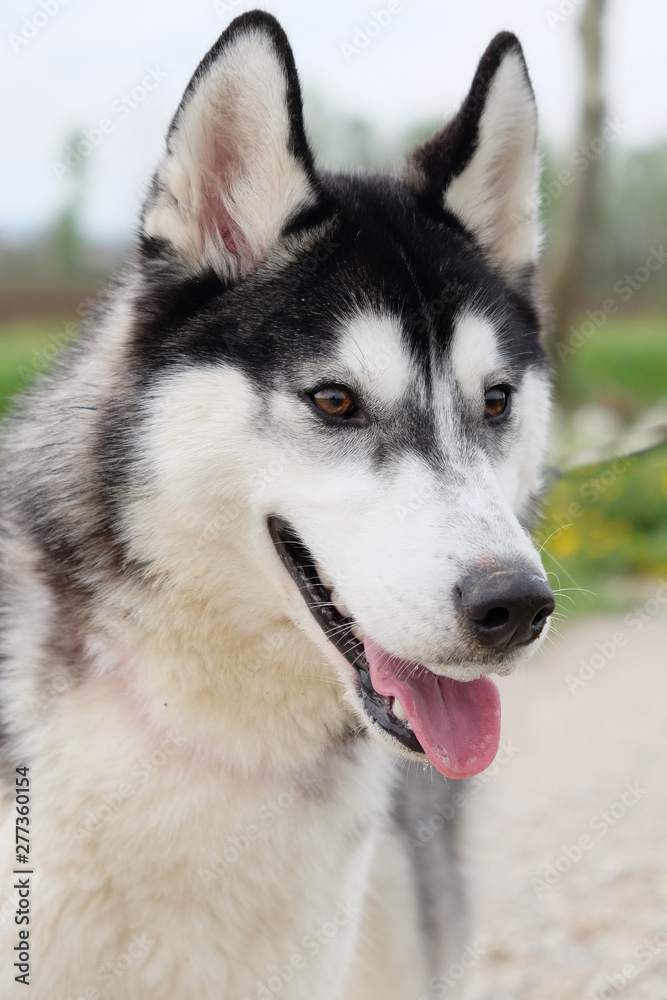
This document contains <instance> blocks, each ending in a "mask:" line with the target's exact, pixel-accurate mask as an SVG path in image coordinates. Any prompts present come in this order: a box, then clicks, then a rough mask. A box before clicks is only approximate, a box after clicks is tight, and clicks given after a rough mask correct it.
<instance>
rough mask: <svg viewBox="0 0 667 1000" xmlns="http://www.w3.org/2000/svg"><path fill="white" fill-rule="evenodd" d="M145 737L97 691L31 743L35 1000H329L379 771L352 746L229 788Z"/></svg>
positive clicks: (200, 757) (181, 753) (171, 735)
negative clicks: (285, 989)
mask: <svg viewBox="0 0 667 1000" xmlns="http://www.w3.org/2000/svg"><path fill="white" fill-rule="evenodd" d="M142 721H143V720H142V719H141V718H140V716H139V715H138V713H136V712H135V711H134V710H133V706H132V705H131V704H130V702H129V700H128V699H127V698H126V697H125V693H124V692H123V690H122V689H119V686H118V685H117V683H116V682H114V681H110V680H107V679H101V678H95V679H91V680H89V681H87V682H86V683H85V684H83V685H82V686H81V687H80V688H79V689H78V691H77V692H76V694H75V695H71V696H70V697H69V698H68V699H67V700H65V701H63V703H62V706H61V708H60V710H59V711H56V712H55V713H54V714H53V717H52V720H51V721H50V722H49V724H48V725H47V726H45V727H44V728H43V729H42V730H41V731H40V732H39V734H37V735H35V736H34V737H33V745H32V747H31V749H32V751H33V753H34V755H35V758H36V759H39V760H41V761H42V764H41V765H40V767H39V768H33V775H32V779H33V788H32V793H33V801H34V816H33V821H34V825H35V828H36V829H37V830H39V831H41V836H39V837H38V838H36V839H35V842H34V852H35V854H34V868H35V872H36V875H35V878H34V902H33V924H34V932H33V936H34V949H35V953H34V964H33V976H32V985H33V990H34V992H35V995H37V996H40V997H42V996H44V997H46V996H52V995H58V996H63V998H64V997H69V996H70V995H71V996H72V997H73V998H79V997H86V998H88V996H89V995H90V996H91V997H95V998H97V996H98V994H96V993H95V992H94V990H95V989H98V990H99V991H100V992H99V996H100V997H102V996H103V997H105V998H106V997H114V998H115V997H119V998H120V997H125V996H142V997H144V998H151V1000H153V998H156V1000H157V998H158V997H167V996H169V997H178V998H179V1000H186V998H188V1000H189V998H190V997H192V998H195V997H196V998H198V1000H207V998H209V997H210V998H211V1000H213V998H219V997H221V996H226V997H227V996H228V997H239V1000H241V998H242V997H253V998H254V997H255V996H257V995H258V993H257V991H258V988H259V987H258V984H261V983H266V982H268V980H269V979H271V981H272V982H273V984H274V985H275V984H276V983H277V982H278V980H277V979H276V978H275V977H276V976H278V977H279V978H281V979H282V982H283V984H284V985H286V983H287V981H288V980H289V981H290V988H289V995H290V997H293V998H294V1000H300V998H301V997H303V998H304V1000H305V998H306V997H313V996H318V997H322V998H324V997H326V996H332V997H335V996H338V995H340V989H341V988H342V982H341V979H342V976H343V975H344V974H345V970H346V969H347V968H348V967H349V963H350V958H351V954H352V951H353V947H354V943H355V940H356V938H357V935H358V932H359V925H360V921H361V917H362V910H363V906H364V899H365V896H366V893H367V889H368V881H369V862H370V857H371V852H372V850H373V848H374V847H376V846H377V840H378V837H379V836H381V832H380V831H381V828H382V825H383V820H384V818H385V814H386V809H387V804H388V793H389V786H390V774H389V771H388V766H387V764H388V762H387V758H386V755H384V754H383V753H382V752H381V751H380V750H379V748H377V747H375V746H374V745H373V744H371V743H364V742H362V743H359V742H355V743H354V745H353V746H352V745H351V746H349V747H345V746H342V747H338V748H335V747H334V748H332V749H331V750H330V751H329V753H328V755H325V756H324V757H323V758H322V759H321V760H320V761H319V762H318V763H317V764H316V765H315V766H313V767H311V768H309V769H308V771H305V770H301V771H299V772H293V773H289V772H288V771H284V772H283V773H280V772H278V773H275V772H274V773H271V772H272V768H271V763H270V761H269V762H267V765H266V768H265V773H264V774H262V773H259V774H255V775H252V776H242V775H240V774H238V773H237V774H234V773H233V772H232V771H230V770H229V769H228V768H226V766H225V762H224V761H221V760H220V759H216V758H215V757H214V756H213V755H211V754H209V753H208V752H207V751H206V750H205V749H202V748H197V747H196V746H195V747H193V746H192V743H191V742H190V741H187V740H184V739H183V738H182V737H181V736H180V735H179V734H178V733H175V732H173V731H172V730H162V731H159V730H154V731H150V730H149V731H146V730H145V729H144V728H143V727H142ZM110 722H113V725H110ZM100 733H103V736H102V738H100ZM37 743H39V744H40V745H39V746H37V745H36V744H37ZM82 760H85V761H86V765H85V773H84V772H83V770H82ZM92 775H94V776H95V780H91V776H92ZM12 819H13V817H11V816H10V817H9V820H10V822H11V820H12ZM46 831H48V836H45V834H46ZM5 832H6V831H5V830H3V838H2V839H3V844H7V843H9V837H5V836H4V833H5ZM129 844H132V845H133V849H132V851H128V845H129ZM323 844H326V850H323V849H322V845H323ZM56 886H57V887H58V888H57V893H58V898H57V899H56V898H54V896H53V893H54V891H55V887H56ZM91 928H94V934H93V935H92V936H91ZM4 937H5V935H3V938H4ZM6 944H7V942H5V941H4V940H3V946H6ZM56 956H57V957H56ZM56 965H58V966H59V967H60V968H61V969H66V970H67V972H66V973H64V974H63V975H61V976H59V977H58V978H57V979H56V980H54V977H53V969H54V968H55V967H56ZM323 983H326V984H328V985H327V989H328V990H329V992H327V993H323V992H322V984H323ZM11 986H14V984H13V983H12V984H11V985H10V984H9V983H8V984H6V985H5V988H4V989H3V993H2V995H3V996H7V995H12V994H11V993H8V992H7V990H8V989H11ZM267 988H269V987H267ZM54 991H55V992H54ZM86 991H88V992H86ZM260 995H261V990H260Z"/></svg>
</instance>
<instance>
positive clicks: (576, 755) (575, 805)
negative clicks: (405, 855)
mask: <svg viewBox="0 0 667 1000" xmlns="http://www.w3.org/2000/svg"><path fill="white" fill-rule="evenodd" d="M659 596H660V597H661V598H662V601H664V602H665V603H664V604H662V605H660V604H659V602H658V601H657V600H656V599H653V600H652V601H651V600H649V601H648V602H647V604H646V605H645V609H646V610H645V611H644V617H645V618H646V620H645V621H643V622H642V621H641V619H640V618H639V617H637V616H634V617H633V618H629V617H628V618H625V617H621V618H613V619H611V618H597V619H595V620H586V621H583V620H582V621H579V622H577V623H575V624H573V625H571V626H570V627H568V628H566V629H564V639H562V640H560V639H556V640H555V641H554V643H553V644H552V646H551V648H550V649H549V651H548V652H547V653H545V654H543V655H541V658H540V654H538V658H537V659H536V660H535V661H533V662H532V663H531V664H530V665H529V666H528V668H527V669H526V670H525V671H524V672H523V673H521V674H520V675H516V676H514V677H511V678H507V679H504V680H501V681H500V687H501V696H502V701H503V709H504V723H503V740H504V743H505V746H506V753H505V754H504V755H502V754H501V760H503V761H504V762H503V763H501V764H500V765H498V767H497V771H496V773H495V774H494V775H492V776H491V777H490V778H489V779H488V781H487V782H486V784H484V785H483V786H480V787H479V791H478V793H477V794H473V795H472V797H470V798H469V799H468V800H467V801H466V804H465V805H464V806H462V807H461V808H462V809H465V811H466V813H467V816H468V820H469V822H468V826H467V832H466V837H465V862H466V867H467V870H468V873H469V879H470V883H471V886H472V895H473V911H474V912H473V927H474V930H475V933H476V937H475V938H474V939H473V942H472V943H473V944H479V945H481V947H482V948H484V949H485V953H484V956H483V957H482V958H481V959H479V960H476V961H473V960H472V959H471V958H468V964H471V963H472V968H470V969H469V971H467V972H466V973H465V975H464V977H463V979H462V981H461V983H460V986H459V987H458V988H454V987H452V988H451V989H450V987H449V986H448V985H447V982H446V980H443V982H442V984H441V986H440V993H437V994H436V995H439V996H456V997H465V1000H594V998H595V1000H616V998H622V1000H640V998H641V1000H667V586H666V587H665V588H664V590H663V591H662V593H660V592H659ZM582 664H587V665H588V666H585V665H584V666H582ZM579 672H581V675H582V677H579V676H577V675H578V674H579ZM568 674H569V675H571V678H572V679H571V680H570V681H569V684H568V681H567V679H566V676H567V675H568ZM582 678H584V680H583V681H582ZM585 678H588V679H585ZM577 682H579V683H577ZM473 791H474V788H473ZM468 954H469V955H470V952H469V953H468ZM460 972H461V970H460V969H453V970H452V973H453V976H452V977H450V981H451V982H453V978H454V977H456V976H459V975H460Z"/></svg>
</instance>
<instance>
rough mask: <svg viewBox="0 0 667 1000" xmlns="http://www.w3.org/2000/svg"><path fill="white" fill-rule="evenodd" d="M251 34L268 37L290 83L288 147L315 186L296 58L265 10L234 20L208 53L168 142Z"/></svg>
mask: <svg viewBox="0 0 667 1000" xmlns="http://www.w3.org/2000/svg"><path fill="white" fill-rule="evenodd" d="M252 32H257V33H260V34H263V35H266V36H268V37H269V39H270V40H271V42H272V44H273V48H274V50H275V54H276V58H277V59H278V60H279V62H280V65H281V67H282V70H283V72H284V74H285V79H286V81H287V113H288V117H289V123H290V128H289V142H288V147H289V150H290V152H291V153H293V155H294V156H296V157H297V159H298V160H299V161H300V162H301V163H302V164H303V166H304V168H305V170H306V173H307V175H308V178H309V180H310V181H311V182H312V183H313V185H314V186H315V184H316V175H315V165H314V163H313V154H312V152H311V150H310V146H309V145H308V140H307V139H306V130H305V127H304V123H303V112H302V103H301V88H300V86H299V75H298V73H297V69H296V65H295V63H294V55H293V53H292V49H291V46H290V44H289V40H288V38H287V35H286V34H285V32H284V31H283V29H282V27H281V26H280V24H279V23H278V21H276V19H275V17H272V16H271V14H267V13H266V12H265V11H262V10H252V11H249V12H248V13H247V14H241V15H240V17H237V18H235V19H234V20H233V21H232V23H231V24H230V25H229V27H228V28H226V29H225V31H223V33H222V34H221V35H220V38H218V40H217V42H216V43H215V45H213V46H212V47H211V48H210V49H209V51H208V52H207V53H206V55H205V56H204V58H203V59H202V61H201V62H200V63H199V66H198V67H197V69H196V70H195V72H194V75H193V77H192V79H191V80H190V82H189V84H188V85H187V87H186V89H185V93H184V94H183V98H182V100H181V103H180V105H179V107H178V110H177V111H176V114H175V115H174V117H173V119H172V121H171V124H170V126H169V130H168V132H167V145H168V144H169V138H170V137H171V135H172V134H173V133H174V131H175V130H176V129H177V128H178V123H179V120H180V117H181V115H182V114H183V112H184V110H185V108H186V107H187V105H188V103H189V101H190V99H191V98H192V95H193V94H194V93H195V91H196V90H197V87H198V86H199V83H200V82H201V80H202V79H203V77H204V76H206V74H207V73H208V71H209V70H210V69H211V67H212V66H214V64H215V63H216V62H218V60H220V59H223V58H224V55H225V49H227V48H229V47H230V46H231V45H232V44H233V43H234V42H235V41H236V40H237V39H238V38H239V37H241V36H242V35H247V34H250V33H252Z"/></svg>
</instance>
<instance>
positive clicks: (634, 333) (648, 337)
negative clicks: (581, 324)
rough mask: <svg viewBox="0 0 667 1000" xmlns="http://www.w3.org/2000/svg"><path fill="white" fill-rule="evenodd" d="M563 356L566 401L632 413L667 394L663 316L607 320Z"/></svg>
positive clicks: (666, 332)
mask: <svg viewBox="0 0 667 1000" xmlns="http://www.w3.org/2000/svg"><path fill="white" fill-rule="evenodd" d="M563 360H564V364H563V367H562V373H561V385H562V388H563V390H564V393H565V396H566V400H567V402H568V404H569V405H570V406H583V405H585V404H586V403H589V402H591V401H593V402H599V403H601V404H603V405H605V406H611V407H612V408H614V409H616V410H619V411H621V412H624V413H627V412H630V413H637V412H638V411H639V410H641V409H643V408H644V407H646V406H649V405H651V404H652V403H655V402H657V401H658V400H659V399H660V398H663V399H667V318H666V317H660V316H655V317H638V318H636V319H632V318H624V319H616V318H613V319H608V320H607V322H606V323H605V325H604V326H603V327H602V328H601V329H599V330H598V331H597V332H596V333H594V334H593V335H592V336H590V337H588V338H587V339H585V341H584V342H583V343H582V344H581V346H580V347H577V348H575V349H573V351H572V353H571V354H570V353H568V354H566V355H565V356H564V359H563Z"/></svg>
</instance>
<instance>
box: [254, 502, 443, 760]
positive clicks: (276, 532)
mask: <svg viewBox="0 0 667 1000" xmlns="http://www.w3.org/2000/svg"><path fill="white" fill-rule="evenodd" d="M268 524H269V531H270V533H271V538H272V539H273V543H274V545H275V547H276V549H277V551H278V555H279V556H280V558H281V559H282V561H283V564H284V565H285V567H286V568H287V570H288V572H289V574H290V576H291V577H292V579H293V580H294V582H295V583H296V585H297V587H298V588H299V590H300V592H301V596H302V597H303V599H304V601H305V603H306V606H307V608H308V610H309V611H310V613H311V614H312V616H313V618H314V619H315V621H316V622H317V624H318V625H319V626H320V628H321V629H322V631H323V632H324V633H325V635H326V637H327V639H328V640H329V642H331V643H332V644H333V645H334V646H335V647H336V649H337V650H338V651H339V653H342V655H343V656H344V657H345V659H346V660H347V661H348V663H351V664H352V666H353V667H354V669H355V670H356V671H357V674H358V676H359V696H360V699H361V703H362V705H363V706H364V709H365V711H366V714H367V715H368V716H370V718H371V719H372V721H373V722H374V723H376V724H377V725H378V726H380V728H381V729H384V730H385V732H387V733H389V734H390V735H391V736H393V737H394V738H395V739H396V740H398V741H399V743H401V744H402V745H403V746H404V747H405V749H406V750H411V751H412V752H413V753H419V754H424V753H425V751H424V749H423V747H422V745H421V743H420V742H419V740H418V739H417V737H416V736H415V734H414V732H413V730H412V727H411V726H410V723H409V722H408V721H407V719H405V720H404V719H401V718H398V717H397V715H395V714H394V707H395V705H396V699H395V698H394V697H392V696H391V695H390V696H385V695H383V694H380V692H379V691H376V690H375V688H374V687H373V682H372V681H371V675H370V668H369V665H368V661H367V660H366V654H365V650H364V642H363V638H362V636H361V635H360V634H357V630H356V624H355V621H354V619H353V618H352V617H350V616H348V615H344V614H342V613H341V612H340V611H339V610H338V608H337V607H336V605H335V604H334V603H333V602H332V600H331V589H330V588H329V587H326V586H325V585H324V583H323V582H322V580H320V578H319V576H318V574H317V570H316V568H315V561H314V559H313V556H312V555H311V553H310V552H309V551H308V549H307V548H306V546H305V545H304V544H303V542H302V541H301V539H300V538H299V536H298V535H297V534H296V532H295V531H294V529H293V528H292V527H291V526H290V525H289V524H288V523H287V522H286V521H284V520H283V519H282V518H280V517H275V516H273V517H270V518H269V520H268ZM396 707H397V711H398V712H399V714H403V715H404V714H405V713H404V712H403V710H402V707H400V704H399V706H396Z"/></svg>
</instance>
